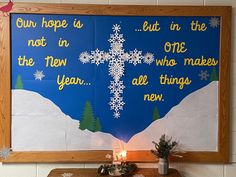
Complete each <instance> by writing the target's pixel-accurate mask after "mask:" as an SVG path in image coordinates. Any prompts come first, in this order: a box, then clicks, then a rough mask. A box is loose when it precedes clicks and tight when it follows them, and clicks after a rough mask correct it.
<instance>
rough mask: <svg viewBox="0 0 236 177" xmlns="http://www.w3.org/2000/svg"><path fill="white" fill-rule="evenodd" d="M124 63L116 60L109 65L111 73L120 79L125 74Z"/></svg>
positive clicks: (116, 79) (114, 77)
mask: <svg viewBox="0 0 236 177" xmlns="http://www.w3.org/2000/svg"><path fill="white" fill-rule="evenodd" d="M124 71H125V70H124V64H122V63H118V62H115V63H114V64H112V65H111V66H110V67H109V75H111V76H112V77H113V79H114V80H115V81H118V80H119V79H120V78H121V77H122V76H123V75H124Z"/></svg>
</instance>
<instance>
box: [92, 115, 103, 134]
mask: <svg viewBox="0 0 236 177" xmlns="http://www.w3.org/2000/svg"><path fill="white" fill-rule="evenodd" d="M100 131H102V126H101V122H100V119H99V118H97V119H96V121H95V125H94V132H100Z"/></svg>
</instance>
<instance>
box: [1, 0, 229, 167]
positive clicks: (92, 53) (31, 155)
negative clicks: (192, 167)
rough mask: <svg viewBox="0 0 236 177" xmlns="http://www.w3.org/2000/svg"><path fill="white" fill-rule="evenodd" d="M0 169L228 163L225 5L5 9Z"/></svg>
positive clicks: (26, 6) (24, 5)
mask: <svg viewBox="0 0 236 177" xmlns="http://www.w3.org/2000/svg"><path fill="white" fill-rule="evenodd" d="M0 20H1V24H0V25H1V26H0V29H1V38H0V42H1V53H0V57H1V60H0V61H1V63H0V71H1V72H0V81H1V84H0V97H1V105H0V108H1V109H0V110H1V117H0V120H1V131H0V137H1V141H0V148H1V149H2V150H1V154H5V156H3V155H2V157H3V158H2V161H3V162H109V161H112V156H113V153H114V152H115V151H119V150H124V149H125V150H127V151H128V153H127V160H128V161H134V162H154V161H156V160H157V159H155V158H154V157H153V156H152V154H151V153H150V149H153V148H154V146H153V144H152V141H158V139H159V138H160V136H161V135H162V134H166V135H168V136H169V137H173V139H176V140H177V141H179V144H180V149H181V150H182V151H185V152H184V153H181V155H182V156H183V157H182V158H176V159H174V158H173V160H175V161H183V162H204V163H209V162H214V163H223V162H228V160H229V73H230V72H229V62H230V38H231V36H230V34H231V32H230V31H231V7H226V6H224V7H208V6H206V7H198V6H195V7H182V6H181V7H180V6H158V7H156V6H108V5H74V4H70V5H69V4H35V3H32V4H30V3H15V4H14V7H13V10H12V11H11V13H10V14H9V16H1V17H0Z"/></svg>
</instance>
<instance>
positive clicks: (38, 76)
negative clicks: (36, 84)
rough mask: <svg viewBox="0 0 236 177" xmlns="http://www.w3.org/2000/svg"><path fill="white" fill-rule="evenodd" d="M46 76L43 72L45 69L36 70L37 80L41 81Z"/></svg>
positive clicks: (35, 77)
mask: <svg viewBox="0 0 236 177" xmlns="http://www.w3.org/2000/svg"><path fill="white" fill-rule="evenodd" d="M44 77H45V75H44V74H43V71H39V70H36V72H35V73H34V79H35V80H40V81H41V80H42V79H43V78H44Z"/></svg>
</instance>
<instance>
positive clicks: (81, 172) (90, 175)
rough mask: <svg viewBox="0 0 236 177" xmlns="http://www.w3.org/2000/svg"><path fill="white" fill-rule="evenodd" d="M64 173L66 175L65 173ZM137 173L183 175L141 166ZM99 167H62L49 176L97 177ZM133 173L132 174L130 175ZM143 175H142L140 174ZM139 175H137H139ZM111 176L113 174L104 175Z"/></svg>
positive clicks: (151, 176) (146, 175) (149, 176)
mask: <svg viewBox="0 0 236 177" xmlns="http://www.w3.org/2000/svg"><path fill="white" fill-rule="evenodd" d="M63 174H64V175H63ZM135 174H142V175H143V176H144V177H181V175H180V174H179V172H178V171H177V170H175V169H170V170H169V174H168V175H165V176H162V175H159V174H158V171H157V169H156V168H139V169H138V170H137V172H136V173H135ZM97 176H99V175H98V174H97V169H95V168H86V169H85V168H64V169H63V168H62V169H54V170H52V171H51V172H50V173H49V175H48V177H97ZM131 176H133V175H130V177H131ZM139 176H140V177H142V176H141V175H139ZM139 176H138V175H137V177H139ZM102 177H111V176H102Z"/></svg>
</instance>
